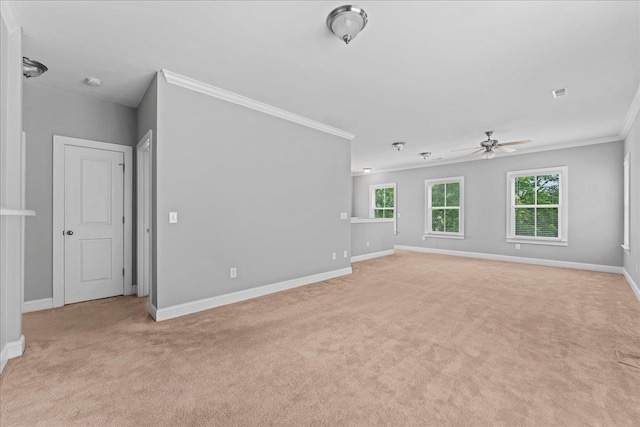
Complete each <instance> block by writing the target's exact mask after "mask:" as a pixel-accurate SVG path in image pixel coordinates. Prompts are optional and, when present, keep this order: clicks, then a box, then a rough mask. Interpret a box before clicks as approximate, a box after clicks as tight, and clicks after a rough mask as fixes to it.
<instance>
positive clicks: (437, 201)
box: [424, 176, 464, 239]
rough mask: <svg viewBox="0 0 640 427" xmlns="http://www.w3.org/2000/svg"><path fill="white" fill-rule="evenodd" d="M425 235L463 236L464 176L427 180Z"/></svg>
mask: <svg viewBox="0 0 640 427" xmlns="http://www.w3.org/2000/svg"><path fill="white" fill-rule="evenodd" d="M424 183H425V190H426V221H425V235H426V236H428V237H445V238H453V239H463V238H464V211H463V209H464V177H462V176H460V177H456V178H443V179H432V180H427V181H425V182H424Z"/></svg>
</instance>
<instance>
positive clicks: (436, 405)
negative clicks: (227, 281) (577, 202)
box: [0, 252, 640, 427]
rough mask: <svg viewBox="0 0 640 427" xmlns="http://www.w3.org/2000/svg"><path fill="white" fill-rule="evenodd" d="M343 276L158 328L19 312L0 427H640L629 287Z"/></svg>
mask: <svg viewBox="0 0 640 427" xmlns="http://www.w3.org/2000/svg"><path fill="white" fill-rule="evenodd" d="M353 267H354V274H353V275H351V276H347V277H343V278H338V279H334V280H329V281H326V282H322V283H318V284H314V285H309V286H306V287H302V288H298V289H294V290H291V291H286V292H282V293H279V294H274V295H271V296H267V297H263V298H259V299H255V300H251V301H247V302H243V303H239V304H234V305H230V306H225V307H220V308H217V309H214V310H210V311H207V312H203V313H199V314H195V315H192V316H188V317H183V318H179V319H174V320H169V321H166V322H161V323H154V322H153V321H152V320H151V319H149V318H148V317H147V315H146V314H145V304H146V300H141V299H138V298H135V297H120V298H111V299H106V300H101V301H95V302H90V303H82V304H76V305H71V306H67V307H64V308H61V309H56V310H48V311H43V312H36V313H30V314H27V315H25V316H24V335H25V337H26V339H27V349H26V353H25V355H24V356H23V357H21V358H18V359H13V360H11V361H9V363H8V365H7V367H6V368H5V372H4V373H3V374H2V376H1V381H0V405H1V409H0V425H2V427H8V426H15V425H46V426H64V425H118V426H121V425H122V426H124V425H130V426H141V425H149V426H160V425H172V426H177V425H211V426H258V425H286V426H341V425H349V426H376V425H385V426H401V425H412V426H440V425H456V426H547V425H558V426H583V425H594V426H632V425H633V426H637V425H640V370H639V369H635V368H633V367H630V366H627V365H624V364H621V363H618V360H617V357H616V350H619V351H621V352H624V353H628V354H637V353H638V351H639V350H640V303H639V302H638V301H637V300H636V299H635V297H634V295H633V293H632V292H631V290H630V288H629V286H628V285H627V284H626V282H625V280H624V278H623V277H622V276H620V275H615V274H606V273H596V272H586V271H577V270H567V269H559V268H546V267H538V266H529V265H522V264H512V263H503V262H492V261H483V260H474V259H465V258H456V257H448V256H440V255H428V254H418V253H409V252H399V253H398V254H396V255H394V256H388V257H385V258H379V259H375V260H371V261H365V262H361V263H357V264H354V266H353ZM185 280H188V279H186V278H185ZM178 285H179V284H178Z"/></svg>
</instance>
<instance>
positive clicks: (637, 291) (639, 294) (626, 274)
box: [622, 268, 640, 301]
mask: <svg viewBox="0 0 640 427" xmlns="http://www.w3.org/2000/svg"><path fill="white" fill-rule="evenodd" d="M622 275H623V276H624V278H625V279H627V283H628V284H629V286H631V290H632V291H633V293H634V294H636V298H638V301H640V287H638V284H637V283H636V282H634V281H633V279H632V278H631V275H630V274H629V272H628V271H627V269H626V268H623V269H622Z"/></svg>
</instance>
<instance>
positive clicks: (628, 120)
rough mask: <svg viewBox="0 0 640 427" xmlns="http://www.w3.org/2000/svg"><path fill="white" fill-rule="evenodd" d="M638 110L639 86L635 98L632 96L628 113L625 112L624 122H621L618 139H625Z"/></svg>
mask: <svg viewBox="0 0 640 427" xmlns="http://www.w3.org/2000/svg"><path fill="white" fill-rule="evenodd" d="M638 110H640V86H638V90H637V91H636V96H634V97H633V101H631V106H629V111H627V116H626V117H625V119H624V122H622V128H621V129H620V138H622V139H626V138H627V135H628V134H629V131H630V130H631V126H632V125H633V121H634V120H635V119H636V116H637V115H638Z"/></svg>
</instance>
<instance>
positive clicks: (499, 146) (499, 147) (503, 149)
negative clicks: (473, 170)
mask: <svg viewBox="0 0 640 427" xmlns="http://www.w3.org/2000/svg"><path fill="white" fill-rule="evenodd" d="M494 150H497V151H502V152H505V153H513V152H514V151H516V149H515V148H509V147H503V146H502V145H498V146H497V147H495V148H494Z"/></svg>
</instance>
